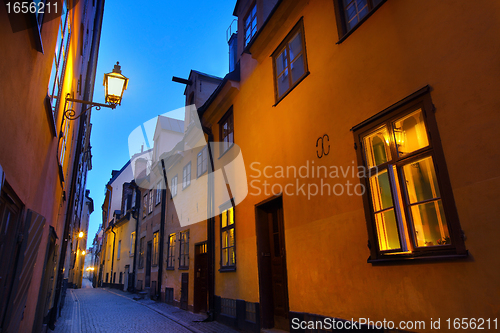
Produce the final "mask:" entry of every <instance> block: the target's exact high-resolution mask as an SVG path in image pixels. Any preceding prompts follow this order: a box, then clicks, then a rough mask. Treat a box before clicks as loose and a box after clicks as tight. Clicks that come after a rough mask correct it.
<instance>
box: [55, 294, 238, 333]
mask: <svg viewBox="0 0 500 333" xmlns="http://www.w3.org/2000/svg"><path fill="white" fill-rule="evenodd" d="M135 296H136V295H133V294H130V293H127V292H123V291H119V290H115V289H111V290H110V289H105V288H83V289H68V290H67V293H66V300H65V305H64V307H63V309H62V314H61V317H60V318H59V319H58V321H57V323H56V329H55V331H54V332H55V333H80V332H82V333H87V332H92V333H94V332H98V333H114V332H173V333H176V332H186V333H187V332H194V333H236V332H238V331H236V330H233V329H231V328H229V327H227V326H225V325H222V324H220V323H218V322H207V323H204V322H199V321H201V320H203V319H205V317H206V316H203V315H199V314H194V313H191V312H188V311H184V310H181V309H179V308H177V307H174V306H171V305H168V304H165V303H159V302H155V301H151V300H139V301H135V300H133V297H135ZM49 332H51V331H50V330H49Z"/></svg>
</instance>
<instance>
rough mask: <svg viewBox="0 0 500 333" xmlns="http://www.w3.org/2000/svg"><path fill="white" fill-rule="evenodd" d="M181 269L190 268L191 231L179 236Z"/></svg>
mask: <svg viewBox="0 0 500 333" xmlns="http://www.w3.org/2000/svg"><path fill="white" fill-rule="evenodd" d="M179 268H181V269H187V268H189V230H184V231H181V232H180V234H179Z"/></svg>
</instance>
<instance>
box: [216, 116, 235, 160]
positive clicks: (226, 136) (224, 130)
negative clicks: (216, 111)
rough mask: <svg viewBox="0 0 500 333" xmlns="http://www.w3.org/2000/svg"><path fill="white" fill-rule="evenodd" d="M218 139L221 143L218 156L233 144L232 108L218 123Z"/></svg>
mask: <svg viewBox="0 0 500 333" xmlns="http://www.w3.org/2000/svg"><path fill="white" fill-rule="evenodd" d="M219 139H220V142H221V149H220V154H221V155H222V154H224V153H225V152H226V151H227V150H228V149H229V148H231V147H232V146H233V143H234V122H233V108H232V107H231V108H230V109H229V111H227V112H226V114H225V115H224V116H223V117H222V119H221V120H220V121H219Z"/></svg>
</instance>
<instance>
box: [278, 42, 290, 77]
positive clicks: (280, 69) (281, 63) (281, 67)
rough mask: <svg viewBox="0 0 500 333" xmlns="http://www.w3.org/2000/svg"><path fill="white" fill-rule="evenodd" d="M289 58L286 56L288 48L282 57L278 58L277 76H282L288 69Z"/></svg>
mask: <svg viewBox="0 0 500 333" xmlns="http://www.w3.org/2000/svg"><path fill="white" fill-rule="evenodd" d="M287 61H288V60H287V56H286V48H285V49H284V50H283V52H281V53H280V55H279V56H278V57H277V58H276V75H280V74H281V72H283V70H285V69H286V67H287V64H288V63H287Z"/></svg>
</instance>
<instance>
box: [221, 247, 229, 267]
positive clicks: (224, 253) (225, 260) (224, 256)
mask: <svg viewBox="0 0 500 333" xmlns="http://www.w3.org/2000/svg"><path fill="white" fill-rule="evenodd" d="M227 257H228V249H223V250H222V266H227V264H228V258H227Z"/></svg>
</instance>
